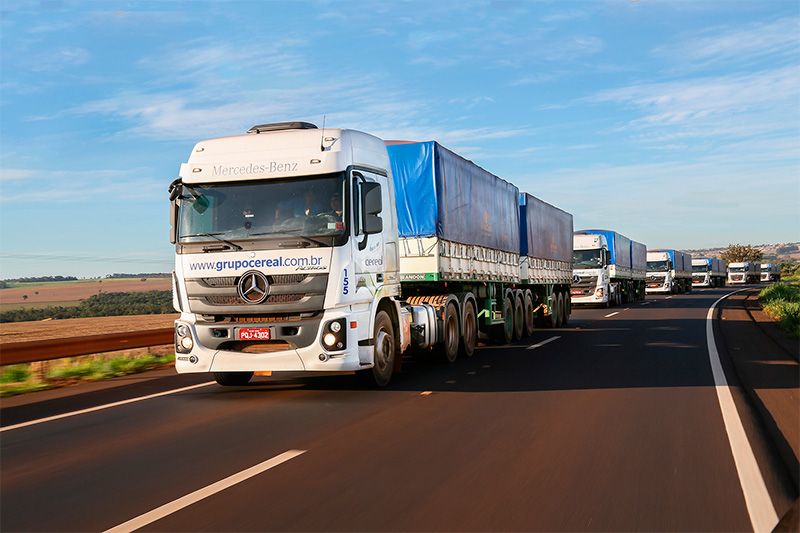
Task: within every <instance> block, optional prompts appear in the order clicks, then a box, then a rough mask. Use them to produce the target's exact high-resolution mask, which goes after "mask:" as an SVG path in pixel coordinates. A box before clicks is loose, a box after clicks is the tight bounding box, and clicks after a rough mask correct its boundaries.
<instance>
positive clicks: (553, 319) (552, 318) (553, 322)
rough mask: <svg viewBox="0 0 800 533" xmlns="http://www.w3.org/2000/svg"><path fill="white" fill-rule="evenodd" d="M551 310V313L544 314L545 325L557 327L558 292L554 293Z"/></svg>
mask: <svg viewBox="0 0 800 533" xmlns="http://www.w3.org/2000/svg"><path fill="white" fill-rule="evenodd" d="M549 311H550V313H549V314H547V315H545V316H544V320H543V325H544V327H546V328H555V327H557V326H558V298H557V294H556V293H553V297H552V303H551V305H550V309H549Z"/></svg>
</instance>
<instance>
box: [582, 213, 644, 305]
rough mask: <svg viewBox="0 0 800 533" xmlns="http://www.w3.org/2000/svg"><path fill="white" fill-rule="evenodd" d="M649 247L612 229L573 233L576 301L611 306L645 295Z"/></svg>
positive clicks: (642, 297) (641, 297) (638, 298)
mask: <svg viewBox="0 0 800 533" xmlns="http://www.w3.org/2000/svg"><path fill="white" fill-rule="evenodd" d="M646 250H647V247H646V246H645V245H644V244H641V243H639V242H636V241H632V240H631V239H629V238H628V237H626V236H625V235H622V234H621V233H617V232H616V231H610V230H598V229H594V230H580V231H576V232H575V234H574V235H573V259H572V263H573V268H572V274H573V280H572V289H571V300H572V303H573V305H581V304H594V305H598V304H599V305H602V306H605V307H610V306H611V305H619V304H622V303H626V302H632V301H635V300H641V299H644V297H645V290H644V279H645V268H646V263H647V260H646V257H645V255H646Z"/></svg>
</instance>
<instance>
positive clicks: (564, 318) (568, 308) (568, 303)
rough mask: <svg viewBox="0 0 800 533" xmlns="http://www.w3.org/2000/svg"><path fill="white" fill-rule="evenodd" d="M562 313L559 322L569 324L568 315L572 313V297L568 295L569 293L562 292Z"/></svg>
mask: <svg viewBox="0 0 800 533" xmlns="http://www.w3.org/2000/svg"><path fill="white" fill-rule="evenodd" d="M561 294H562V295H563V302H562V307H563V311H564V312H563V314H562V315H561V324H562V325H564V326H566V325H567V324H569V315H570V314H572V298H571V297H570V295H569V293H567V292H563V293H561Z"/></svg>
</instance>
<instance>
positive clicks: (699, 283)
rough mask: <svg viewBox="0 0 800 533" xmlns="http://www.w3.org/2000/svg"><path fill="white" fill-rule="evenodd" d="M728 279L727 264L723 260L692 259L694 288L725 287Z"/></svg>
mask: <svg viewBox="0 0 800 533" xmlns="http://www.w3.org/2000/svg"><path fill="white" fill-rule="evenodd" d="M726 278H727V268H726V263H725V261H723V260H722V259H714V258H712V257H698V258H697V259H692V286H693V287H724V286H725V279H726Z"/></svg>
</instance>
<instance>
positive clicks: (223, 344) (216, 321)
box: [170, 122, 779, 386]
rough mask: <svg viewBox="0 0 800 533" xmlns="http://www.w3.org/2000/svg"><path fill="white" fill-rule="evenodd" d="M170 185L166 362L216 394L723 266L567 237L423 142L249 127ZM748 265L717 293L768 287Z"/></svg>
mask: <svg viewBox="0 0 800 533" xmlns="http://www.w3.org/2000/svg"><path fill="white" fill-rule="evenodd" d="M179 176H180V177H179V178H178V179H176V180H175V181H174V182H173V183H172V184H171V185H170V202H171V209H170V222H171V226H172V229H171V241H172V243H173V244H174V245H175V250H176V257H175V271H174V272H173V306H174V307H175V309H176V310H177V311H178V312H180V314H181V315H180V318H179V319H178V320H176V321H175V349H176V361H175V367H176V369H177V371H178V372H180V373H187V372H210V373H212V374H213V375H214V378H215V379H216V381H217V382H218V383H220V384H221V385H243V384H245V383H247V382H248V381H249V380H250V379H251V378H252V376H253V375H254V374H255V373H261V374H269V373H272V372H276V371H277V372H279V371H295V372H340V371H355V372H356V374H357V375H359V376H361V377H363V378H365V379H366V380H368V381H369V382H370V383H372V384H375V385H378V386H383V385H386V384H387V383H388V382H389V380H390V378H391V376H392V374H393V373H394V372H395V371H397V370H399V369H400V367H401V364H402V356H403V354H405V353H406V352H412V351H432V352H435V353H437V354H438V355H439V356H440V357H441V358H442V359H443V360H445V361H448V362H453V361H454V360H455V359H456V357H457V356H458V355H459V354H461V355H464V356H470V355H472V353H473V351H474V350H475V347H476V344H477V342H478V340H479V339H480V340H492V341H494V342H498V343H508V342H512V341H514V340H517V339H522V338H524V337H526V336H529V335H531V334H532V332H533V328H534V327H535V326H536V325H539V326H546V327H558V326H560V325H562V324H566V323H567V322H568V321H569V318H570V314H571V308H572V304H585V303H589V304H601V305H605V306H609V305H613V304H621V303H624V302H631V301H634V300H639V299H643V298H644V297H645V294H646V293H650V292H653V293H656V292H666V293H681V292H688V291H690V290H691V287H692V285H693V284H694V285H696V286H710V287H714V286H721V285H724V272H725V263H724V262H723V261H719V260H717V259H709V258H700V259H696V260H694V261H693V260H692V257H691V256H690V255H689V254H686V253H683V252H680V251H677V250H650V251H647V249H646V246H645V245H644V244H641V243H638V242H636V241H632V240H630V239H629V238H628V237H626V236H624V235H622V234H620V233H617V232H615V231H609V230H582V231H577V232H574V233H573V224H572V215H571V214H569V213H567V212H565V211H563V210H561V209H558V208H556V207H554V206H552V205H550V204H548V203H546V202H543V201H542V200H540V199H538V198H536V197H534V196H532V195H530V194H528V193H525V192H521V191H520V190H519V189H518V188H517V187H516V186H515V185H513V184H511V183H509V182H507V181H504V180H502V179H500V178H498V177H497V176H495V175H493V174H491V173H489V172H487V171H486V170H484V169H483V168H481V167H479V166H478V165H476V164H474V163H472V162H471V161H468V160H466V159H464V158H462V157H461V156H459V155H457V154H455V153H453V152H451V151H450V150H448V149H447V148H445V147H443V146H442V145H440V144H439V143H437V142H435V141H429V142H397V141H383V140H381V139H379V138H377V137H374V136H372V135H369V134H367V133H363V132H359V131H355V130H347V129H322V130H319V129H317V127H316V126H314V125H313V124H309V123H306V122H285V123H278V124H264V125H259V126H254V127H253V128H251V129H250V130H249V131H248V132H247V134H244V135H237V136H233V137H224V138H218V139H210V140H206V141H202V142H199V143H197V144H196V145H195V147H194V150H193V151H192V154H191V155H190V157H189V160H188V161H187V162H186V163H183V164H182V165H181V169H180V174H179ZM761 266H762V267H764V268H761V269H760V268H759V265H756V264H755V263H732V264H731V265H729V267H728V281H729V282H730V283H751V282H754V281H758V279H759V278H760V277H761V278H762V279H764V280H765V281H771V280H775V279H778V278H779V274H778V273H777V272H776V269H775V268H773V267H776V265H761ZM693 270H694V271H695V272H694V276H693V274H692V271H693Z"/></svg>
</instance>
